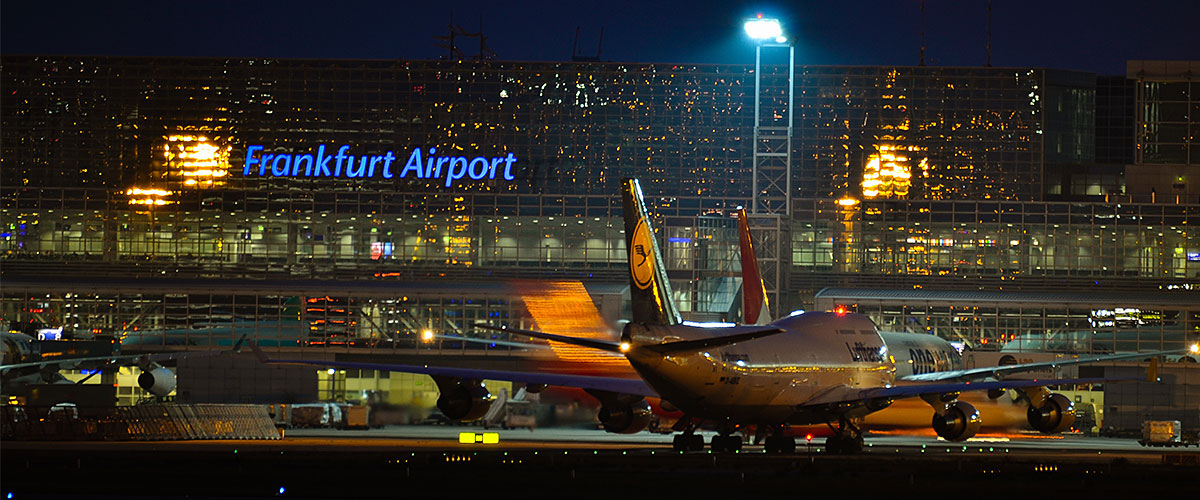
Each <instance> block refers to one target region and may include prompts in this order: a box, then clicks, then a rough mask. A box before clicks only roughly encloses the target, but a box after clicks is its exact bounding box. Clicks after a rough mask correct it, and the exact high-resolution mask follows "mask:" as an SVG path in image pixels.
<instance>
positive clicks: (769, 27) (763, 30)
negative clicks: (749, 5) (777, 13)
mask: <svg viewBox="0 0 1200 500" xmlns="http://www.w3.org/2000/svg"><path fill="white" fill-rule="evenodd" d="M746 34H747V35H750V38H753V39H755V40H772V39H779V38H782V37H783V28H781V27H780V26H779V20H778V19H762V18H758V19H751V20H749V21H746ZM785 40H786V39H785Z"/></svg>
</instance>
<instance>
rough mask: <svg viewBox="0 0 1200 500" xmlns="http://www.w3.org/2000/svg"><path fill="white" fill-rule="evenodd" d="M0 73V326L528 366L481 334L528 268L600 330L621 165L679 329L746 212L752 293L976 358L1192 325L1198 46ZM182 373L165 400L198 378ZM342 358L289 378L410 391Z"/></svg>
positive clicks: (617, 273) (1152, 338)
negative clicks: (644, 216)
mask: <svg viewBox="0 0 1200 500" xmlns="http://www.w3.org/2000/svg"><path fill="white" fill-rule="evenodd" d="M2 69H3V88H4V89H5V92H4V93H3V97H2V98H0V104H2V110H0V114H2V117H3V122H2V129H3V134H2V140H0V148H2V149H0V154H2V158H0V163H2V178H0V183H2V190H0V191H2V192H0V195H2V196H0V203H2V206H0V216H2V223H3V227H2V228H0V231H2V232H0V273H2V278H3V282H4V285H3V288H2V289H0V293H2V294H3V302H0V317H3V319H4V320H6V321H8V322H9V324H10V327H11V328H16V329H21V328H26V329H28V328H34V327H63V328H64V332H65V333H66V335H68V336H75V337H77V338H83V337H88V336H98V335H100V336H113V337H115V338H118V339H120V340H121V345H122V349H124V350H126V351H131V352H137V351H155V350H204V349H214V348H217V347H218V346H228V345H232V344H233V343H234V342H236V340H237V339H238V338H240V337H241V336H242V335H250V336H251V337H252V338H255V339H257V341H258V342H259V343H260V344H262V345H266V346H272V347H277V348H279V349H281V350H286V351H293V353H295V354H298V355H302V356H306V357H312V358H319V357H329V358H332V357H337V358H338V359H377V360H378V359H382V358H381V356H393V357H395V356H398V355H403V356H408V357H409V358H406V359H412V358H419V357H421V356H427V355H445V354H458V355H460V356H459V359H460V360H473V361H479V359H480V358H488V359H487V360H485V361H486V362H499V361H496V359H507V358H512V357H522V356H527V355H528V354H527V352H526V351H524V350H520V349H514V348H513V347H511V346H510V345H508V344H507V342H509V341H511V340H512V339H508V338H500V337H496V336H494V335H493V334H491V333H485V332H484V331H482V330H477V329H476V328H475V327H474V326H473V324H474V323H476V322H481V321H488V322H493V323H510V324H521V325H525V326H528V325H533V324H537V325H541V326H547V325H551V324H554V321H555V319H554V318H556V317H557V318H558V319H559V320H561V319H562V318H561V316H562V315H561V314H559V315H558V316H555V313H554V312H553V311H550V310H548V309H552V308H547V307H546V305H545V304H544V302H547V301H545V300H541V299H538V298H537V297H539V296H542V295H543V294H544V293H546V292H547V291H548V290H549V291H550V293H553V294H559V296H562V297H569V298H570V297H573V298H575V299H577V298H578V297H580V296H583V297H586V298H587V299H588V300H585V301H583V302H585V303H587V304H588V305H589V306H590V307H585V309H588V310H587V314H588V315H589V316H588V317H589V318H592V317H594V318H595V319H594V321H593V323H597V322H598V323H601V324H603V325H607V326H608V327H610V328H615V326H614V325H615V324H616V323H617V322H618V321H619V320H620V319H621V318H622V317H623V315H624V314H625V312H624V311H625V309H626V308H627V305H626V304H624V303H623V300H622V295H623V294H624V295H627V291H625V282H624V280H625V279H626V278H625V268H626V263H625V240H624V234H623V232H624V231H623V225H622V222H621V206H620V201H619V196H618V195H617V193H618V185H619V184H618V183H619V180H620V179H621V178H624V177H637V178H639V179H641V182H642V186H643V189H644V190H645V195H646V198H647V201H648V203H650V204H651V205H652V210H653V211H654V212H655V213H654V215H655V217H657V218H658V219H659V220H658V223H659V227H660V228H661V232H660V234H658V235H657V236H658V238H659V243H660V245H661V246H662V249H663V252H664V258H665V259H666V265H667V266H668V268H669V274H670V277H671V279H672V288H673V289H674V290H675V293H676V295H677V296H676V297H675V298H676V301H677V303H678V304H679V305H680V308H681V311H683V312H684V313H685V315H687V316H688V317H689V318H691V319H696V320H726V321H738V320H740V319H741V318H740V311H739V310H738V308H739V306H738V304H739V301H738V300H737V298H738V294H739V289H740V285H741V283H740V275H739V264H738V261H737V258H738V245H737V234H736V219H734V218H733V213H734V211H735V210H736V209H737V208H738V207H740V206H745V207H748V208H749V209H750V211H751V212H752V213H751V216H750V219H751V222H752V226H753V228H754V232H755V237H756V239H757V240H758V242H757V248H758V249H759V252H760V254H759V256H758V257H759V259H760V262H761V263H762V265H763V269H764V275H765V278H766V281H767V287H768V292H769V294H770V298H771V303H772V307H773V309H774V311H773V313H774V314H775V315H776V316H778V315H782V314H787V313H789V312H791V311H794V310H800V309H804V310H813V309H832V308H836V307H843V308H849V309H851V310H858V311H860V312H863V313H865V314H867V315H868V316H870V317H871V318H872V319H873V320H875V321H876V322H877V323H878V324H880V325H881V327H882V328H891V329H903V330H908V331H922V332H927V333H930V334H936V335H942V336H945V337H947V338H952V339H955V340H959V341H962V342H963V343H964V344H965V345H966V346H968V348H971V349H975V350H980V351H999V350H1003V349H1006V348H1007V349H1010V350H1012V349H1016V350H1038V351H1049V352H1055V353H1058V354H1089V353H1103V352H1111V351H1113V350H1127V349H1134V348H1136V349H1142V350H1146V349H1171V348H1180V347H1182V346H1184V345H1185V344H1187V343H1193V342H1196V341H1197V340H1200V291H1197V289H1196V287H1198V286H1200V238H1198V237H1197V235H1196V234H1195V230H1194V229H1192V228H1193V227H1196V226H1197V225H1198V224H1200V142H1198V141H1200V139H1197V134H1198V133H1200V121H1198V120H1197V116H1200V81H1196V80H1195V79H1194V76H1193V75H1195V74H1197V70H1200V63H1197V62H1162V61H1131V62H1129V63H1128V72H1127V74H1126V75H1121V76H1097V75H1095V74H1091V73H1082V72H1074V71H1064V70H1055V69H1042V68H997V67H931V66H920V67H912V66H871V67H840V66H797V67H795V68H794V71H795V78H794V87H789V85H788V84H789V82H788V75H789V67H788V66H787V65H786V64H783V65H770V64H768V65H766V66H764V67H763V68H762V71H761V74H760V75H756V74H755V67H754V66H753V65H749V64H748V65H676V64H642V63H607V62H560V63H553V62H467V61H397V60H284V59H229V58H141V57H138V58H135V57H90V56H89V57H81V56H46V55H21V56H18V55H5V56H4V57H3V59H2ZM756 77H757V78H759V79H761V80H760V83H761V86H760V87H756ZM756 88H757V89H758V90H757V91H756ZM789 88H791V89H792V90H791V91H790V92H789ZM789 102H790V103H792V104H791V105H790V106H789V105H788V103H789ZM776 130H783V132H782V134H783V135H779V134H778V133H777V134H775V135H772V134H771V133H770V132H771V131H776ZM772 172H783V176H782V177H777V178H772V177H771V176H770V174H771V173H772ZM823 290H824V291H823ZM922 294H925V295H922ZM931 294H932V295H931ZM981 294H982V295H981ZM884 296H886V297H891V298H892V300H890V301H889V300H881V297H884ZM996 296H1004V298H1002V299H997V298H996ZM1066 296H1069V297H1066ZM930 297H933V298H930ZM1047 297H1054V300H1055V302H1054V303H1053V304H1048V303H1047V300H1048V299H1047ZM1064 297H1066V298H1064ZM998 301H1000V302H1003V304H1000V303H999V302H998ZM550 302H553V301H550ZM576 302H578V301H576ZM572 314H574V313H572ZM576 316H577V315H576ZM1060 323H1061V324H1060ZM426 330H428V331H430V332H432V333H433V334H434V339H433V340H432V341H428V340H427V339H425V338H423V332H425V331H426ZM1127 333H1133V335H1126V334H1127ZM453 337H466V338H471V339H484V340H486V341H485V342H477V341H470V342H467V341H462V340H457V339H453ZM1048 338H1049V339H1052V340H1062V339H1073V340H1071V341H1069V342H1048V341H1042V342H1038V341H1036V339H1043V340H1045V339H1048ZM1104 339H1108V340H1107V341H1105V340H1104ZM1121 339H1125V340H1121ZM1128 339H1134V340H1132V341H1131V340H1128ZM554 354H556V355H558V356H560V357H561V356H563V353H557V352H556V353H554ZM389 359H390V358H389ZM180 370H181V373H180V394H179V397H180V398H181V399H187V398H189V397H191V398H193V399H196V400H201V399H206V398H210V397H212V398H215V397H216V396H204V397H201V396H199V394H210V395H213V394H217V393H219V392H220V391H215V390H212V387H209V386H205V385H204V384H200V385H197V382H195V381H200V380H212V379H215V377H213V376H211V374H207V375H206V374H199V372H200V371H202V370H200V369H197V370H198V371H197V373H198V374H197V375H195V376H194V377H192V378H191V379H190V381H189V377H188V376H187V375H186V374H184V373H183V372H182V367H181V369H180ZM357 375H358V376H355V374H350V375H349V376H348V378H349V380H345V379H342V380H339V379H337V375H336V374H330V375H326V374H324V372H321V373H320V374H319V377H318V379H317V383H316V385H317V386H319V387H320V389H318V388H312V389H311V390H310V389H305V390H304V391H302V392H303V394H305V395H306V396H304V397H307V398H313V397H315V398H321V399H346V398H350V399H357V398H358V397H359V395H360V394H361V391H363V390H368V389H370V390H372V391H378V392H380V393H388V392H395V393H396V394H399V393H400V392H401V391H408V392H406V393H405V394H406V395H405V396H397V395H396V394H392V395H387V396H386V397H388V398H390V399H392V400H398V401H399V400H409V399H411V398H413V397H420V394H423V392H422V391H421V390H419V389H413V386H412V384H413V382H411V381H408V382H397V381H398V380H400V378H399V377H400V376H399V375H392V376H391V377H392V379H390V380H392V381H393V382H394V383H391V384H390V385H388V384H386V383H384V382H380V374H378V373H360V374H357ZM296 379H297V380H303V382H302V385H303V384H307V385H312V380H313V379H312V378H311V376H310V375H304V376H297V377H296ZM384 380H385V381H387V380H389V379H387V378H386V377H385V378H384ZM405 380H407V379H405ZM214 383H215V382H214ZM283 385H284V386H286V385H287V384H286V383H285V384H283ZM425 386H426V387H428V386H429V384H425ZM430 390H432V389H430ZM136 392H137V390H136V388H130V389H129V390H128V391H126V394H128V396H129V397H130V398H131V399H132V398H134V396H136ZM283 392H287V390H284V389H281V390H280V392H279V393H283ZM292 392H293V393H295V391H292ZM413 394H417V396H413ZM268 396H270V395H261V394H260V395H258V396H255V397H256V398H259V399H262V398H268ZM271 397H273V396H271ZM252 399H253V398H252Z"/></svg>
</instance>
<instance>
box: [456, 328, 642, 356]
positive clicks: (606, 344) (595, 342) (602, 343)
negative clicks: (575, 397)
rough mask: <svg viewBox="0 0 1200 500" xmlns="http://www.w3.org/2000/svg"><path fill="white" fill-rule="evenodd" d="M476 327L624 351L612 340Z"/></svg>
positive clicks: (609, 350)
mask: <svg viewBox="0 0 1200 500" xmlns="http://www.w3.org/2000/svg"><path fill="white" fill-rule="evenodd" d="M475 327H476V328H483V329H485V330H494V331H497V332H506V333H516V334H520V335H525V336H527V337H533V338H535V339H545V340H553V341H555V342H562V343H564V344H571V345H578V346H583V347H590V348H592V349H599V350H601V351H608V352H616V353H621V352H624V351H622V350H621V343H620V342H613V341H611V340H600V339H585V338H580V337H568V336H565V335H555V334H553V333H545V332H539V331H537V330H522V329H520V328H508V327H506V326H492V325H489V324H487V323H475Z"/></svg>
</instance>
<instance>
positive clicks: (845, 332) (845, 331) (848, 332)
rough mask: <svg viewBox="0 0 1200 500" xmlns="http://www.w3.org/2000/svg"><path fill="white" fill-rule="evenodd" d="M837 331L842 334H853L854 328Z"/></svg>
mask: <svg viewBox="0 0 1200 500" xmlns="http://www.w3.org/2000/svg"><path fill="white" fill-rule="evenodd" d="M838 333H840V334H842V335H854V330H838Z"/></svg>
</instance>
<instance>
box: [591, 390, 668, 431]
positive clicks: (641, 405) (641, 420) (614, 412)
mask: <svg viewBox="0 0 1200 500" xmlns="http://www.w3.org/2000/svg"><path fill="white" fill-rule="evenodd" d="M653 416H654V415H653V413H652V412H651V410H650V403H647V402H646V400H645V399H639V400H637V401H632V402H614V403H612V404H605V405H603V406H601V407H600V413H598V414H597V418H599V419H600V423H601V424H602V425H604V430H606V431H608V432H612V433H614V434H633V433H636V432H641V430H642V429H645V428H646V426H648V425H650V419H651V418H652V417H653Z"/></svg>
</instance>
